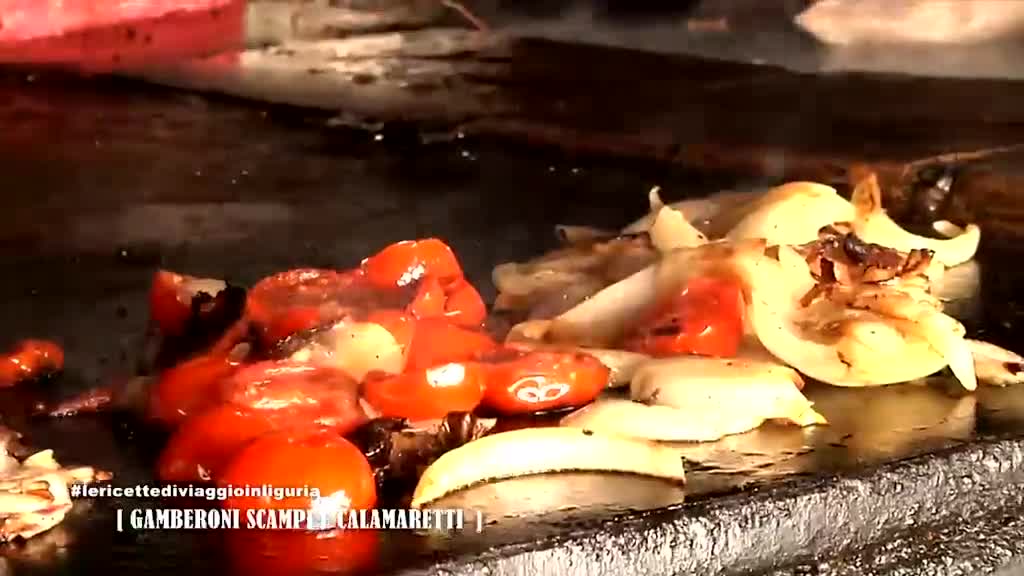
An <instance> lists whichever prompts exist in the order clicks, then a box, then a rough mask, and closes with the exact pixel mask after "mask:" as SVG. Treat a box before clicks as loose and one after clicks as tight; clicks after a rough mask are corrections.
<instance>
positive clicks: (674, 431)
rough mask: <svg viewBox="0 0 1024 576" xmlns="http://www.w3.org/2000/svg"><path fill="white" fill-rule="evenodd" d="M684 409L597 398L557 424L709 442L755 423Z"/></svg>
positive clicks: (668, 439) (650, 437)
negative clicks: (740, 421) (693, 416)
mask: <svg viewBox="0 0 1024 576" xmlns="http://www.w3.org/2000/svg"><path fill="white" fill-rule="evenodd" d="M691 416H692V414H691V413H689V412H687V411H686V410H680V409H678V408H672V407H671V406H648V405H647V404H641V403H639V402H633V401H632V400H628V399H626V398H599V399H598V400H596V401H594V402H592V403H591V404H588V405H586V406H584V407H583V408H580V409H579V410H576V411H575V412H572V413H571V414H569V415H567V416H565V417H563V418H562V420H561V421H560V422H559V425H560V426H564V427H566V428H582V429H586V430H593V431H595V432H598V433H601V434H615V435H617V436H625V437H628V438H640V439H642V440H651V441H655V442H710V441H713V440H717V439H719V438H721V437H722V436H726V435H728V434H738V433H740V432H743V431H745V430H749V429H750V428H756V427H757V426H758V425H759V424H760V422H759V423H757V424H753V425H752V426H750V427H747V426H748V425H749V424H750V423H749V422H743V423H740V424H739V425H737V423H736V422H735V421H732V420H731V419H730V421H729V422H726V421H725V420H723V419H720V418H718V417H717V416H719V415H715V414H706V415H702V416H701V417H700V418H698V419H696V420H694V419H693V418H692V417H691Z"/></svg>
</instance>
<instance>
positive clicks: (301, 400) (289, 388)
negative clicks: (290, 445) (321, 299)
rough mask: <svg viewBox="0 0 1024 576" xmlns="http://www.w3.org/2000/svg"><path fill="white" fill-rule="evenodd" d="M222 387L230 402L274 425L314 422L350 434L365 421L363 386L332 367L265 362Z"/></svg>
mask: <svg viewBox="0 0 1024 576" xmlns="http://www.w3.org/2000/svg"><path fill="white" fill-rule="evenodd" d="M221 390H222V398H223V399H224V401H225V402H227V403H229V404H232V405H234V406H238V407H244V408H247V409H249V410H252V411H253V412H255V413H257V414H259V415H260V416H261V417H263V418H267V419H269V420H270V422H271V423H272V424H273V425H274V426H275V427H293V426H294V425H296V424H297V423H310V424H316V425H318V426H323V427H326V428H331V429H332V430H334V431H335V432H336V433H338V434H346V433H348V432H349V431H351V430H353V429H355V428H356V427H358V426H360V425H362V424H363V423H365V422H366V414H365V413H364V412H363V409H362V407H360V405H359V384H358V383H357V382H356V381H355V380H353V379H352V378H350V377H349V376H348V375H347V374H345V372H343V371H341V370H339V369H336V368H333V367H329V366H316V365H306V364H298V363H293V362H289V361H280V362H274V361H268V362H260V363H258V364H253V365H250V366H246V367H245V368H242V369H241V370H239V371H238V372H236V373H235V374H234V375H233V376H232V377H231V378H229V379H227V380H224V381H223V384H222V387H221Z"/></svg>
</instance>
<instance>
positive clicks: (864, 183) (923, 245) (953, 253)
mask: <svg viewBox="0 0 1024 576" xmlns="http://www.w3.org/2000/svg"><path fill="white" fill-rule="evenodd" d="M853 205H854V206H855V207H856V210H857V215H856V217H855V218H854V219H853V221H852V222H851V224H852V227H853V231H854V232H855V233H856V234H857V236H859V237H860V238H861V239H862V240H864V241H865V242H870V243H873V244H880V245H882V246H886V247H888V248H893V249H895V250H899V251H900V252H910V251H911V250H918V249H925V250H931V251H932V252H934V253H935V254H934V256H933V258H934V259H935V260H937V261H939V262H941V263H942V264H943V265H945V266H947V267H952V266H956V265H958V264H963V263H964V262H967V261H968V260H970V259H971V258H974V254H975V253H976V252H977V251H978V245H979V243H980V242H981V228H979V227H978V226H977V225H975V224H968V225H967V228H964V229H961V228H959V227H957V226H954V225H953V224H951V223H949V222H946V221H944V220H940V221H938V222H935V223H934V224H933V225H932V226H933V228H935V230H936V231H938V232H939V233H941V234H943V235H945V236H947V239H946V240H939V239H935V238H927V237H925V236H918V235H916V234H911V233H910V232H908V231H906V230H904V229H903V228H902V227H900V225H899V224H897V223H896V222H894V221H893V220H892V218H890V217H889V215H888V214H886V212H885V210H883V209H882V192H881V189H880V188H879V187H878V178H877V176H875V175H871V176H869V177H867V178H865V179H863V180H861V182H860V183H858V184H857V186H856V188H855V189H854V191H853Z"/></svg>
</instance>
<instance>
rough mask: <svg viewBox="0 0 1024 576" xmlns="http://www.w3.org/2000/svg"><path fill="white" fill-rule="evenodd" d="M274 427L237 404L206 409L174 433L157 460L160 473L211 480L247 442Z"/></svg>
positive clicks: (179, 478) (187, 479) (182, 479)
mask: <svg viewBox="0 0 1024 576" xmlns="http://www.w3.org/2000/svg"><path fill="white" fill-rule="evenodd" d="M272 430H273V426H272V425H271V424H270V422H269V421H268V420H267V419H266V418H264V417H263V416H260V415H258V414H256V413H254V412H252V411H248V410H243V409H240V408H238V407H236V406H230V405H224V406H219V407H217V408H213V409H211V410H208V411H206V412H203V413H202V414H199V415H198V416H194V417H192V418H189V419H188V420H186V421H185V422H183V423H182V425H181V426H180V427H178V429H177V430H176V431H175V432H174V435H173V436H171V439H170V440H169V441H168V442H167V445H166V446H165V447H164V451H163V453H161V455H160V460H159V462H158V463H157V477H158V478H159V479H160V480H162V481H164V482H183V483H184V482H196V483H202V482H208V481H210V480H212V479H213V478H216V477H217V475H218V474H219V473H220V472H221V467H222V466H224V464H225V463H227V462H228V460H229V459H230V458H231V457H232V456H234V455H235V454H236V453H237V452H238V451H239V450H241V449H242V448H243V447H244V446H245V445H246V444H248V443H249V442H251V441H253V440H254V439H256V438H259V437H260V436H262V435H264V434H266V433H268V432H271V431H272Z"/></svg>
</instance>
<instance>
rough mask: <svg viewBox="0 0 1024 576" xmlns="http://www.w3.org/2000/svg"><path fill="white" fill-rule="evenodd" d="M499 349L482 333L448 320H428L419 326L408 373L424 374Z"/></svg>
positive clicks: (407, 362) (414, 337)
mask: <svg viewBox="0 0 1024 576" xmlns="http://www.w3.org/2000/svg"><path fill="white" fill-rule="evenodd" d="M497 348H498V344H497V343H496V342H495V341H494V339H493V338H491V337H490V336H488V335H487V334H485V333H484V332H482V331H480V330H471V329H469V328H463V327H461V326H457V325H455V324H452V323H451V322H449V321H448V320H447V319H446V318H427V319H424V320H420V321H419V322H417V323H416V333H415V334H414V335H413V339H412V346H411V347H410V349H409V357H408V359H407V360H406V365H405V369H406V370H422V369H424V368H433V367H434V366H440V365H442V364H449V363H451V362H461V361H464V360H472V359H473V358H475V357H476V356H477V355H479V354H483V353H485V352H490V351H492V350H495V349H497Z"/></svg>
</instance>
